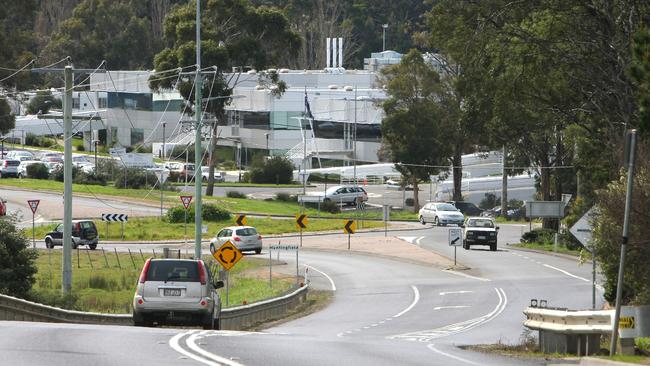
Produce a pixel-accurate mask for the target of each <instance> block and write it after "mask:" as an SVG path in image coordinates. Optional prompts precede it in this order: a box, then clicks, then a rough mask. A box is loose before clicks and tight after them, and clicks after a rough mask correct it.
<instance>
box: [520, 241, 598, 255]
mask: <svg viewBox="0 0 650 366" xmlns="http://www.w3.org/2000/svg"><path fill="white" fill-rule="evenodd" d="M510 246H513V247H519V248H526V249H534V250H540V251H544V252H556V253H562V254H569V255H573V256H576V257H580V256H584V255H585V253H583V250H582V249H569V248H567V247H566V246H564V245H562V244H559V243H558V245H557V251H556V250H555V247H554V245H553V244H547V243H517V244H510ZM587 254H588V253H587Z"/></svg>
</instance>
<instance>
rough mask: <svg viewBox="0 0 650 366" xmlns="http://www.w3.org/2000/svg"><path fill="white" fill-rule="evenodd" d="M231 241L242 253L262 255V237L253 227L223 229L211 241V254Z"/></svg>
mask: <svg viewBox="0 0 650 366" xmlns="http://www.w3.org/2000/svg"><path fill="white" fill-rule="evenodd" d="M227 241H230V242H231V243H232V244H233V245H234V246H236V247H237V249H239V250H241V251H255V253H256V254H260V253H262V235H260V234H259V233H258V232H257V229H255V228H254V227H252V226H229V227H225V228H223V229H221V230H220V231H219V232H218V233H217V235H216V236H215V237H214V238H212V240H210V252H211V253H214V252H215V251H216V250H217V249H219V247H220V246H222V245H223V244H224V243H225V242H227Z"/></svg>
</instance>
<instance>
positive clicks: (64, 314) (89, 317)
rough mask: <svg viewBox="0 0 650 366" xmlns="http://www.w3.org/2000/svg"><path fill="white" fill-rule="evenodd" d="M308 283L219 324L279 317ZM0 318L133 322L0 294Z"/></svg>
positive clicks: (226, 313) (228, 313) (234, 326)
mask: <svg viewBox="0 0 650 366" xmlns="http://www.w3.org/2000/svg"><path fill="white" fill-rule="evenodd" d="M307 291H308V286H303V287H300V288H298V289H297V290H295V291H293V292H291V293H289V294H287V295H284V296H279V297H275V298H272V299H268V300H264V301H260V302H256V303H253V304H249V305H243V306H237V307H233V308H228V309H224V310H222V311H221V328H222V329H229V330H244V329H248V328H251V327H253V326H255V325H258V324H260V323H264V322H267V321H272V320H277V319H281V318H283V317H284V316H286V314H287V313H288V312H289V311H291V310H293V309H295V308H296V307H297V306H299V305H300V304H302V303H304V302H305V300H306V298H307ZM0 320H13V321H30V322H48V323H77V324H105V325H133V318H132V316H131V314H102V313H91V312H84V311H74V310H65V309H60V308H56V307H53V306H48V305H43V304H38V303H35V302H31V301H27V300H23V299H19V298H16V297H12V296H7V295H2V294H0Z"/></svg>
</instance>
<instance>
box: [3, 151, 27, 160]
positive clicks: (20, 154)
mask: <svg viewBox="0 0 650 366" xmlns="http://www.w3.org/2000/svg"><path fill="white" fill-rule="evenodd" d="M5 158H7V159H12V160H21V161H22V159H21V158H26V159H27V160H33V159H34V154H32V152H31V151H27V150H12V151H9V152H8V153H7V154H6V155H5Z"/></svg>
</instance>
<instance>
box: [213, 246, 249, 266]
mask: <svg viewBox="0 0 650 366" xmlns="http://www.w3.org/2000/svg"><path fill="white" fill-rule="evenodd" d="M212 256H213V257H214V259H216V260H217V262H219V263H220V264H221V265H222V266H223V268H224V269H225V270H226V271H228V270H230V269H231V268H232V267H234V266H235V264H237V262H239V260H240V259H241V258H242V257H243V254H242V253H241V252H240V251H239V249H237V247H236V246H234V245H233V244H232V243H231V242H230V241H227V242H225V243H223V245H222V246H221V247H219V249H217V250H216V251H215V252H214V253H212Z"/></svg>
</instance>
